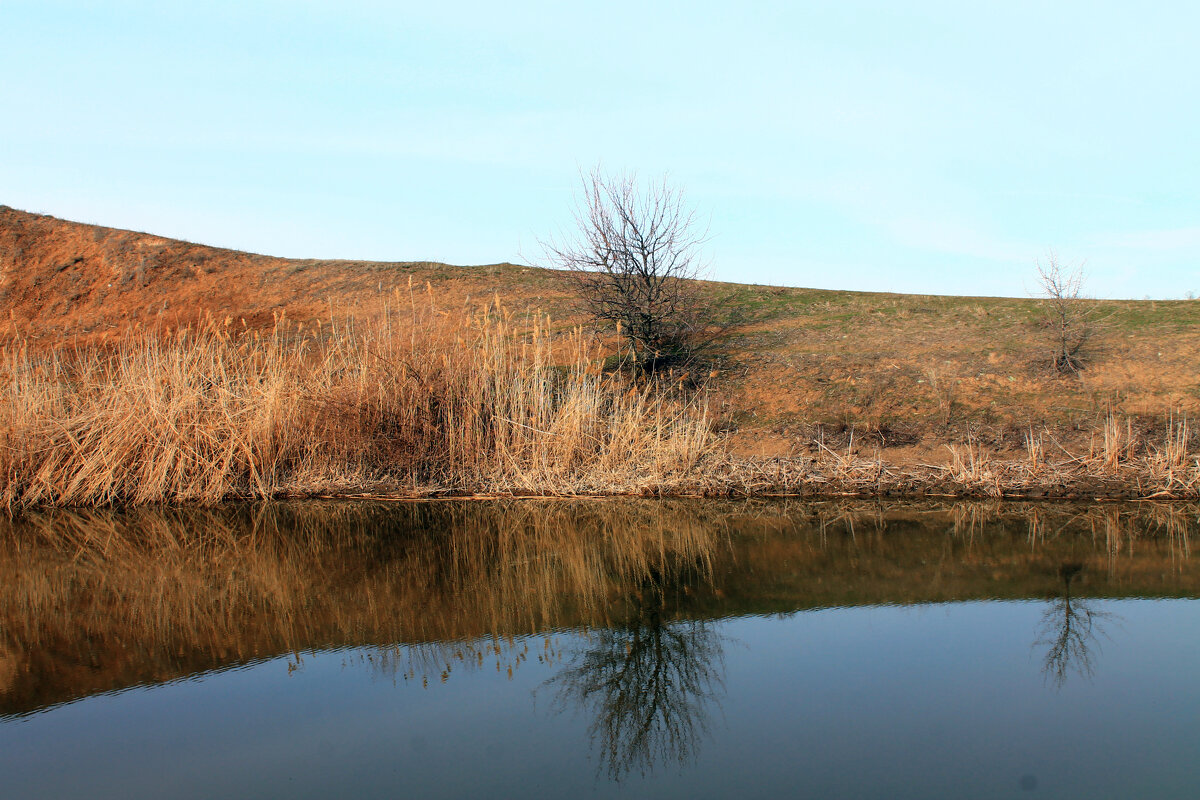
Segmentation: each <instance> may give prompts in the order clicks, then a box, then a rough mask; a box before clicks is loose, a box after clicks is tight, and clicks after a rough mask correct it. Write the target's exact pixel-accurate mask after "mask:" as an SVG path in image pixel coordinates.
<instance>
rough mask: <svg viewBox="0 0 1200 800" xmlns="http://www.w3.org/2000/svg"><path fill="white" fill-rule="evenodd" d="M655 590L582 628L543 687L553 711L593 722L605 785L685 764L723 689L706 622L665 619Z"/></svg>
mask: <svg viewBox="0 0 1200 800" xmlns="http://www.w3.org/2000/svg"><path fill="white" fill-rule="evenodd" d="M663 600H664V598H663V592H662V589H661V588H659V587H657V586H655V587H651V588H649V590H648V591H646V592H644V593H642V595H641V598H640V599H639V600H638V602H637V603H636V606H635V610H634V611H633V613H632V614H631V615H630V617H629V618H628V619H627V620H626V621H625V622H624V623H623V624H619V625H614V626H612V627H609V628H604V629H600V630H593V631H590V632H589V634H588V636H587V639H586V640H585V642H584V643H583V644H582V645H581V646H580V649H579V650H578V651H577V652H576V653H575V655H574V657H573V658H572V659H571V660H570V661H569V662H568V663H567V665H566V666H565V667H564V668H563V669H562V670H561V671H560V672H559V673H558V674H557V675H555V676H554V677H553V678H551V679H550V680H549V681H547V684H546V685H547V686H554V687H555V688H556V689H557V696H556V702H555V706H556V708H557V710H559V711H564V710H566V709H567V708H568V707H572V706H574V707H577V708H579V709H582V710H583V711H584V712H585V713H587V714H589V715H590V716H592V717H593V721H592V724H591V726H590V727H589V729H588V733H589V735H590V737H591V739H592V743H593V747H595V748H596V749H597V750H598V752H599V757H600V764H599V770H600V771H602V772H604V773H607V775H608V777H610V778H612V779H613V780H618V781H619V780H621V779H622V778H623V777H625V776H626V775H628V774H629V773H631V772H634V771H637V772H638V773H640V774H642V775H645V774H647V773H648V772H650V771H652V770H653V769H654V768H655V767H656V766H660V765H661V766H664V767H665V766H668V765H671V764H677V765H678V766H679V767H681V768H682V767H684V766H687V765H688V764H689V763H691V762H692V761H693V760H694V759H695V757H696V755H697V753H698V751H699V746H700V742H701V740H702V739H703V738H704V737H705V736H707V735H708V733H709V726H708V718H709V707H710V705H711V704H713V703H719V697H720V694H721V693H723V691H724V673H725V660H724V648H723V639H722V637H721V636H720V634H719V633H717V631H716V630H715V628H714V627H713V626H712V625H711V624H710V623H708V622H705V621H698V620H673V621H671V620H668V619H667V617H666V615H665V614H664V602H663Z"/></svg>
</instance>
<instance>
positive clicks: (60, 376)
mask: <svg viewBox="0 0 1200 800" xmlns="http://www.w3.org/2000/svg"><path fill="white" fill-rule="evenodd" d="M397 299H398V300H399V298H397ZM413 306H414V307H413V311H412V314H409V315H401V314H397V313H394V312H393V311H391V310H389V311H388V312H386V313H385V314H384V315H383V316H382V318H381V319H380V320H379V321H377V322H374V323H372V324H370V325H368V326H355V325H353V324H341V325H335V324H330V325H325V326H321V325H317V326H315V327H313V326H310V327H309V328H307V329H306V328H305V327H304V326H297V325H294V324H292V323H290V322H289V321H288V320H286V319H282V318H281V319H279V320H277V323H276V325H275V328H274V330H273V331H272V332H270V333H268V334H256V333H253V332H244V333H239V332H238V330H237V326H236V325H234V324H233V323H232V321H231V320H225V321H224V322H222V323H216V322H210V323H209V324H207V325H204V326H202V327H200V328H198V329H190V330H181V331H178V332H175V333H174V334H172V335H164V334H162V333H161V332H133V333H131V334H128V335H127V336H125V337H124V338H123V339H121V340H120V341H119V342H118V343H116V344H115V345H114V346H111V347H108V348H104V349H98V348H91V349H87V350H72V349H66V348H63V349H59V350H57V351H54V352H51V353H48V354H34V353H32V352H30V351H29V350H28V349H26V348H24V347H10V348H8V349H7V350H5V351H4V352H3V354H2V363H0V392H2V393H3V395H4V399H3V402H2V403H0V502H2V503H3V504H4V505H5V506H6V507H7V508H9V509H10V510H12V509H15V508H21V507H29V506H39V505H41V506H67V505H97V504H107V503H134V504H136V503H153V502H164V501H167V502H178V501H199V502H205V503H212V502H217V501H220V500H223V499H229V498H241V497H255V498H267V497H273V496H278V495H281V494H312V493H318V492H346V491H353V490H357V491H362V490H363V489H369V488H373V487H374V488H381V489H383V490H385V491H392V492H397V491H404V492H406V493H415V494H421V493H434V492H439V491H462V492H488V493H505V492H513V493H518V492H519V493H548V494H571V493H577V492H614V493H616V492H645V491H651V490H654V491H658V490H663V489H667V490H669V489H670V488H671V487H673V486H676V485H678V484H679V483H680V482H681V481H683V480H685V479H686V478H687V476H688V475H689V474H690V473H692V472H693V471H695V470H696V469H697V467H698V465H699V464H700V462H701V461H702V460H703V459H704V457H705V455H706V454H707V453H709V452H710V451H711V450H712V448H713V446H714V441H715V440H714V436H713V434H712V432H711V426H710V424H709V420H708V416H707V411H706V408H705V405H704V402H703V399H702V398H695V397H693V398H692V399H687V398H682V397H681V396H679V395H677V394H675V393H672V392H670V391H663V390H654V391H647V390H644V389H639V388H637V387H635V386H633V385H632V384H631V383H629V382H628V381H625V380H623V379H622V378H621V377H620V376H612V375H604V374H602V373H601V371H600V370H599V368H598V366H597V359H596V356H597V353H596V352H595V351H594V350H593V349H592V348H591V347H590V346H589V344H588V341H589V340H588V339H587V338H586V337H585V336H584V334H583V333H582V332H581V331H578V330H576V331H573V332H567V333H559V334H555V333H554V332H552V331H551V329H550V327H549V324H548V321H547V320H545V319H542V318H538V317H533V318H528V319H522V320H514V319H513V318H512V317H511V316H509V315H507V314H505V313H504V312H503V311H502V310H501V309H499V308H498V307H496V306H491V307H487V308H484V309H481V310H480V311H479V312H477V313H474V314H467V315H462V314H454V315H448V314H439V313H438V312H437V310H436V309H435V308H434V307H433V306H432V303H431V304H430V306H429V308H427V309H424V310H419V309H417V308H416V304H415V303H413Z"/></svg>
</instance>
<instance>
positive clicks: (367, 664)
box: [0, 501, 1200, 798]
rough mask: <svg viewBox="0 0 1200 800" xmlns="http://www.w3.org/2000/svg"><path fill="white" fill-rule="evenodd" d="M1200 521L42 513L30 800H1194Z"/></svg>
mask: <svg viewBox="0 0 1200 800" xmlns="http://www.w3.org/2000/svg"><path fill="white" fill-rule="evenodd" d="M1198 517H1200V510H1198V509H1196V508H1195V507H1173V508H1172V507H1155V506H1136V507H1120V506H1105V507H1094V506H1093V507H1087V506H1082V507H1081V506H1042V505H995V506H987V505H954V506H914V505H892V506H876V505H871V504H858V505H844V504H799V503H737V504H733V503H700V502H682V501H681V502H668V503H656V502H650V501H631V502H625V501H622V502H608V501H605V502H572V503H564V502H558V501H555V502H540V501H538V502H511V503H471V502H458V503H436V504H421V505H412V504H404V505H389V504H382V503H381V504H348V503H338V504H295V505H285V506H276V507H273V508H269V509H255V508H250V507H228V508H223V509H217V510H213V511H191V512H178V511H177V512H165V513H164V512H150V511H142V512H134V513H130V514H126V515H119V514H118V515H114V514H107V513H100V512H90V513H75V514H68V513H62V512H60V513H54V514H45V515H33V516H31V517H27V518H25V519H22V520H20V521H19V522H17V523H13V524H10V525H9V528H8V529H7V530H5V531H3V533H2V536H0V542H3V544H2V545H0V578H2V583H0V586H2V588H0V601H2V602H3V605H2V606H0V610H2V612H3V616H2V617H0V620H2V624H3V629H2V638H0V647H2V648H3V649H0V715H2V716H0V785H2V786H3V791H2V796H3V797H6V798H9V797H11V798H23V797H39V798H46V797H79V796H87V797H114V798H116V797H120V798H127V797H198V798H199V797H280V796H289V797H330V796H357V797H393V796H414V797H465V796H482V795H487V796H516V795H518V794H521V795H534V796H568V795H571V796H587V797H637V796H653V797H730V796H733V797H772V798H774V797H781V796H791V797H822V798H824V797H880V798H884V797H886V798H904V797H914V798H915V797H921V798H929V797H982V798H987V797H1113V798H1117V797H1121V798H1125V797H1142V798H1148V797H1194V796H1196V794H1197V791H1198V790H1200V763H1198V762H1197V760H1196V759H1195V758H1194V755H1195V753H1196V752H1197V751H1198V750H1200V724H1198V720H1200V715H1198V713H1197V712H1198V711H1200V684H1198V682H1197V681H1196V679H1195V675H1196V674H1197V672H1198V670H1197V668H1198V667H1200V636H1197V633H1198V632H1200V605H1198V604H1197V602H1196V600H1195V599H1194V598H1195V597H1196V596H1197V595H1198V594H1200V563H1197V562H1198V561H1200V559H1195V558H1193V556H1192V554H1191V547H1192V544H1193V543H1194V542H1195V541H1196V537H1197V535H1198V534H1200V524H1198V521H1197V520H1198Z"/></svg>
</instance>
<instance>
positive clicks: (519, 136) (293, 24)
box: [0, 0, 1200, 298]
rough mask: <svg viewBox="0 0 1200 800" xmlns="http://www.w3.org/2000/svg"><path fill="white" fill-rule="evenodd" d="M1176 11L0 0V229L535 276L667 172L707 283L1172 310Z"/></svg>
mask: <svg viewBox="0 0 1200 800" xmlns="http://www.w3.org/2000/svg"><path fill="white" fill-rule="evenodd" d="M1197 31H1200V4H1196V3H1191V2H1169V1H1167V0H1164V1H1163V2H1157V3H1128V2H1121V3H1108V2H1049V3H1047V2H1045V0H1041V2H1022V0H1005V1H1004V2H987V1H986V0H979V1H978V2H976V1H973V2H961V0H955V2H902V3H901V2H890V3H883V2H877V3H869V2H855V0H836V1H831V2H800V1H793V2H789V3H752V2H741V3H705V2H687V3H683V2H680V3H668V2H662V3H651V2H648V0H641V2H620V1H618V2H604V3H583V2H571V3H567V2H544V3H539V2H504V3H498V2H495V0H490V1H489V2H486V3H478V4H476V3H450V2H446V3H440V4H439V3H430V2H428V0H425V2H422V3H419V4H416V3H414V4H408V3H403V2H399V3H384V2H357V1H356V0H343V1H342V2H338V3H316V2H303V0H290V1H289V2H250V1H249V0H243V2H223V0H216V1H211V0H210V1H209V2H204V3H187V4H185V3H174V2H172V3H164V2H161V1H160V2H122V1H121V0H114V1H113V2H62V1H61V0H35V2H27V0H0V75H2V76H3V78H2V79H0V204H5V205H9V206H12V207H14V208H20V209H24V210H28V211H36V212H40V213H47V214H53V215H54V216H58V217H63V218H66V219H73V220H79V221H83V222H91V223H97V224H102V225H108V226H113V227H119V228H132V229H135V230H142V231H147V232H152V233H156V234H160V235H164V236H172V237H177V238H183V239H187V240H190V241H195V242H202V243H205V244H212V245H219V246H223V247H232V248H236V249H241V250H249V251H254V252H260V253H268V254H271V255H280V256H295V257H313V258H355V259H359V258H361V259H376V260H388V261H398V260H425V259H428V260H438V261H446V262H449V263H454V264H481V263H494V262H499V261H514V262H522V263H540V262H541V259H542V250H541V248H540V247H539V245H538V242H539V240H544V239H546V238H548V237H550V236H554V235H557V236H560V237H561V236H564V235H566V236H569V234H570V230H571V228H570V226H571V208H572V198H573V197H574V195H575V194H576V193H577V191H578V186H579V179H580V172H581V171H587V170H590V169H591V168H592V167H594V166H596V165H601V166H602V167H603V168H604V169H605V170H608V171H610V172H613V173H620V172H636V173H637V174H638V175H639V176H641V177H643V178H647V179H652V178H655V177H661V176H662V175H666V176H668V179H669V180H670V182H671V183H672V184H673V185H675V186H677V187H679V188H680V189H681V190H682V191H683V193H684V194H685V196H686V198H687V200H688V202H690V203H691V205H692V206H693V207H694V208H695V209H696V211H697V213H698V216H699V218H700V219H702V220H703V222H704V223H705V224H706V225H707V228H708V232H709V237H710V238H709V240H708V243H707V245H706V247H705V253H706V257H707V258H708V260H709V263H710V265H711V267H710V269H711V275H712V277H714V278H715V279H717V280H730V281H739V282H749V283H764V284H775V285H786V286H811V287H819V288H832V289H858V290H872V291H896V292H918V293H936V294H967V295H1003V296H1017V297H1021V296H1028V295H1030V294H1033V293H1035V292H1036V289H1037V287H1036V280H1035V265H1036V263H1037V261H1038V260H1039V259H1041V260H1042V261H1043V262H1044V261H1045V259H1046V258H1047V256H1048V254H1049V253H1050V252H1051V251H1053V252H1055V253H1056V254H1057V257H1058V259H1059V260H1060V262H1062V263H1064V264H1065V265H1067V266H1074V265H1078V264H1083V265H1084V269H1085V271H1086V274H1087V276H1088V277H1087V289H1088V291H1089V292H1090V293H1091V294H1094V295H1096V296H1101V297H1132V298H1141V297H1145V296H1150V297H1155V298H1179V297H1184V296H1185V295H1186V294H1187V293H1188V292H1195V293H1196V294H1200V146H1198V144H1200V47H1197V46H1196V32H1197Z"/></svg>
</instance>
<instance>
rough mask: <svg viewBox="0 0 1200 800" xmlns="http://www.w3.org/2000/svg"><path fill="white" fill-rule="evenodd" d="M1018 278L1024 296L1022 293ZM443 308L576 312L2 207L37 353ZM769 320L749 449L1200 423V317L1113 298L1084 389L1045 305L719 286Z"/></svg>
mask: <svg viewBox="0 0 1200 800" xmlns="http://www.w3.org/2000/svg"><path fill="white" fill-rule="evenodd" d="M1014 283H1019V280H1018V279H1017V278H1014ZM427 284H428V286H429V296H430V297H432V298H433V301H434V302H435V303H436V304H437V306H438V307H439V308H441V309H445V310H451V311H457V310H459V309H463V308H465V307H467V304H468V303H469V302H470V299H471V298H479V299H482V298H491V297H499V298H500V300H501V301H502V302H503V303H504V304H505V305H506V306H507V307H508V308H510V309H512V310H514V311H518V312H519V311H523V310H531V309H540V310H542V311H546V312H548V313H550V314H551V315H552V316H553V317H554V318H555V319H556V320H557V321H558V323H559V324H561V325H568V324H570V323H572V322H574V321H577V320H574V319H573V318H572V316H571V314H572V312H571V308H572V303H571V296H570V283H569V282H567V281H566V280H564V276H563V275H562V274H561V273H557V272H554V271H550V270H543V269H537V268H531V267H522V266H517V265H512V264H494V265H487V266H476V267H456V266H449V265H445V264H436V263H428V262H395V263H390V262H389V263H383V262H361V261H336V260H334V261H322V260H297V259H284V258H274V257H270V256H263V255H255V254H250V253H242V252H237V251H232V250H223V249H220V248H215V247H208V246H203V245H197V244H191V243H188V242H182V241H177V240H172V239H165V238H162V237H157V236H153V235H149V234H142V233H134V232H131V231H123V230H115V229H111V228H103V227H98V226H93V225H84V224H80V223H74V222H65V221H62V220H58V219H55V218H53V217H48V216H41V215H35V214H29V213H26V212H22V211H17V210H15V209H11V208H8V207H3V206H0V337H2V338H3V339H4V340H6V341H13V340H14V339H21V340H24V341H27V342H29V343H30V344H31V346H34V347H45V346H49V345H53V344H55V343H60V342H79V343H97V342H104V341H109V340H112V339H113V338H114V337H116V336H117V335H119V334H120V333H121V332H122V331H125V330H127V329H129V328H131V327H134V326H143V327H152V326H160V327H162V328H174V327H177V326H181V325H190V324H194V323H196V322H197V321H199V320H201V319H203V318H205V317H206V316H209V315H211V316H212V317H214V318H216V319H218V320H224V319H229V320H230V321H231V322H232V323H233V324H235V325H236V326H238V327H239V328H240V327H246V328H265V327H270V326H271V325H273V324H274V320H275V318H276V316H277V315H279V314H286V316H287V317H288V318H289V319H291V320H295V321H299V322H305V321H310V320H314V319H328V318H329V317H330V316H334V317H345V316H357V317H360V318H361V317H364V316H370V315H373V314H377V313H379V312H380V309H381V308H382V304H383V302H384V300H385V298H388V297H391V296H393V292H394V290H397V289H399V290H401V291H402V292H403V293H404V295H405V296H406V297H407V293H408V291H409V287H410V285H414V286H416V287H418V290H419V291H421V293H422V294H425V291H426V285H427ZM707 288H708V291H711V292H713V293H715V294H716V295H717V296H718V297H720V298H721V299H722V300H723V301H724V302H729V303H736V304H740V305H742V306H744V307H745V308H747V309H749V310H751V311H752V312H753V314H754V316H755V318H756V320H757V321H756V323H755V324H754V325H752V326H750V327H748V328H745V329H743V330H741V331H739V332H738V333H737V334H736V335H735V336H733V337H732V338H731V340H730V342H729V345H728V347H727V350H726V352H725V353H724V354H723V356H722V359H721V361H720V363H718V364H717V369H716V370H715V374H716V376H717V377H716V380H715V381H714V383H713V392H714V401H715V403H716V404H717V406H718V408H719V416H720V420H721V424H722V425H723V426H724V427H725V428H727V429H728V430H730V431H731V432H733V434H734V435H733V442H734V446H735V450H737V451H740V452H744V453H753V454H759V455H783V454H788V453H798V452H809V451H811V450H813V449H814V448H816V447H818V445H816V444H815V440H823V441H824V442H825V444H826V445H828V446H831V447H836V448H846V447H847V446H848V445H850V442H851V433H853V442H854V449H855V450H856V451H857V452H868V451H871V450H873V449H875V448H882V449H884V450H886V451H888V453H889V455H890V457H892V458H895V459H898V460H900V461H923V460H937V461H940V460H942V459H944V457H945V452H944V450H945V448H944V447H943V445H944V444H946V443H949V442H962V441H964V440H965V439H966V438H967V437H968V436H970V437H972V438H974V439H975V440H977V441H980V442H982V443H984V444H986V445H988V446H990V447H992V448H994V449H996V450H1000V451H1004V450H1019V449H1020V448H1021V447H1023V441H1024V435H1025V433H1026V432H1027V431H1028V430H1029V429H1030V428H1031V427H1032V428H1036V429H1039V430H1040V429H1043V428H1045V429H1048V430H1049V431H1051V432H1053V433H1054V435H1055V436H1056V437H1057V440H1058V441H1060V442H1061V443H1062V444H1064V445H1065V446H1069V447H1085V446H1087V443H1088V441H1089V439H1090V438H1091V437H1093V436H1094V435H1095V432H1096V431H1098V430H1099V428H1100V426H1101V425H1102V422H1103V420H1104V418H1105V417H1106V416H1107V415H1108V414H1110V413H1112V414H1114V415H1116V416H1119V417H1129V418H1130V419H1131V422H1130V423H1129V424H1130V426H1131V429H1134V430H1136V432H1137V433H1139V434H1141V435H1143V436H1145V437H1150V438H1153V437H1154V436H1157V435H1159V434H1160V433H1161V431H1162V430H1163V429H1164V427H1165V424H1166V421H1167V420H1168V418H1169V417H1170V416H1171V415H1176V416H1179V415H1186V416H1188V417H1194V416H1197V415H1200V358H1197V354H1200V302H1195V301H1105V302H1104V303H1103V306H1104V317H1105V331H1104V334H1103V335H1102V336H1101V338H1100V340H1099V341H1098V342H1097V347H1096V353H1095V358H1094V360H1093V363H1092V364H1091V365H1090V366H1089V368H1088V369H1087V370H1085V371H1084V372H1083V373H1082V374H1081V375H1080V376H1079V377H1078V378H1061V377H1057V376H1055V375H1054V374H1052V372H1051V371H1050V370H1049V369H1048V368H1047V366H1046V364H1045V353H1046V351H1047V346H1046V344H1045V331H1044V329H1043V327H1042V323H1041V313H1040V309H1039V305H1038V303H1037V302H1036V301H1034V300H1026V299H1006V298H968V297H939V296H922V295H895V294H873V293H857V292H837V291H820V290H812V289H789V288H778V287H764V286H750V285H740V284H724V283H713V284H708V286H707Z"/></svg>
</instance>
